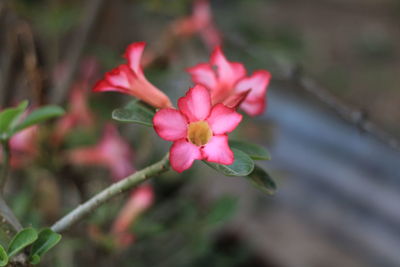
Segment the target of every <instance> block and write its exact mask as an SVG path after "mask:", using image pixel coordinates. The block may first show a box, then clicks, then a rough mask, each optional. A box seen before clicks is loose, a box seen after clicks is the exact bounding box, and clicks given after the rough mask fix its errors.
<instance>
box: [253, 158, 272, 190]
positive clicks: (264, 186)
mask: <svg viewBox="0 0 400 267" xmlns="http://www.w3.org/2000/svg"><path fill="white" fill-rule="evenodd" d="M248 178H249V179H250V180H251V181H252V183H253V185H254V186H255V187H257V188H258V189H260V190H261V191H263V192H265V193H267V194H274V193H275V191H276V183H275V181H274V180H273V179H272V178H271V176H270V175H269V174H268V173H267V172H266V171H265V170H264V169H262V168H261V167H259V166H257V165H256V166H254V170H253V172H252V173H250V174H249V176H248Z"/></svg>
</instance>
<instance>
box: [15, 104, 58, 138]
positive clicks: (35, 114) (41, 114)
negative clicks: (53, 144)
mask: <svg viewBox="0 0 400 267" xmlns="http://www.w3.org/2000/svg"><path fill="white" fill-rule="evenodd" d="M62 115H64V110H63V109H62V108H61V107H59V106H53V105H49V106H44V107H40V108H38V109H35V110H34V111H32V112H31V113H30V114H29V115H28V116H27V117H26V118H25V119H24V120H23V121H22V122H21V123H19V124H18V125H17V126H16V127H15V131H14V133H16V132H18V131H21V130H23V129H25V128H28V127H30V126H32V125H35V124H38V123H41V122H43V121H45V120H48V119H51V118H54V117H59V116H62Z"/></svg>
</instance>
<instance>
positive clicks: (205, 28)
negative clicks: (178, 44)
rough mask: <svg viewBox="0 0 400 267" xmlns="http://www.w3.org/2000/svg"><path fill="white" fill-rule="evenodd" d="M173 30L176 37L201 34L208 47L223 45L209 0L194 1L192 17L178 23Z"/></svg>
mask: <svg viewBox="0 0 400 267" xmlns="http://www.w3.org/2000/svg"><path fill="white" fill-rule="evenodd" d="M172 28H173V31H174V33H175V34H176V35H183V36H191V35H193V34H195V33H199V34H200V36H201V38H202V39H203V41H204V43H206V45H207V46H208V47H215V46H217V45H220V44H221V43H222V38H221V34H220V32H219V31H218V29H217V28H216V26H215V25H214V22H213V19H212V13H211V8H210V2H209V1H208V0H196V1H194V4H193V13H192V15H191V16H189V17H186V18H183V19H180V20H178V21H176V22H175V23H174V24H173V27H172Z"/></svg>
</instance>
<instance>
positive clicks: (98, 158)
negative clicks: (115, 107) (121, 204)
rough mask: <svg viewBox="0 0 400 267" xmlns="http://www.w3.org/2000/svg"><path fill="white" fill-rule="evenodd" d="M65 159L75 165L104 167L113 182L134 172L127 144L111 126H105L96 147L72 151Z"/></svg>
mask: <svg viewBox="0 0 400 267" xmlns="http://www.w3.org/2000/svg"><path fill="white" fill-rule="evenodd" d="M67 157H68V160H69V161H70V162H71V163H72V164H76V165H89V166H104V167H106V168H108V169H109V170H110V172H111V175H112V177H113V179H114V180H120V179H122V178H124V177H126V176H127V175H129V174H131V173H133V172H134V168H133V167H132V164H133V162H132V158H133V156H132V152H131V150H130V149H129V144H128V143H127V142H126V141H124V140H123V139H122V138H121V136H120V135H119V134H118V131H117V129H116V128H115V127H114V126H113V125H111V124H109V125H107V126H106V128H105V131H104V134H103V137H102V139H101V140H100V142H99V143H98V144H97V145H95V146H92V147H87V148H78V149H74V150H72V151H70V152H69V153H68V155H67Z"/></svg>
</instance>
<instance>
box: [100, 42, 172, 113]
mask: <svg viewBox="0 0 400 267" xmlns="http://www.w3.org/2000/svg"><path fill="white" fill-rule="evenodd" d="M145 46H146V44H145V43H144V42H137V43H132V44H130V45H129V46H128V48H127V49H126V52H125V55H124V57H125V58H126V59H127V60H128V63H127V64H121V65H119V66H118V67H116V68H115V69H113V70H111V71H110V72H107V73H106V74H105V77H104V79H102V80H100V81H99V82H97V84H96V85H95V87H94V88H93V91H94V92H105V91H117V92H120V93H123V94H129V95H132V96H134V97H137V98H138V99H140V100H143V101H144V102H146V103H148V104H150V105H152V106H153V107H156V108H165V107H171V106H172V104H171V101H170V100H169V98H168V96H166V95H165V94H164V93H163V92H162V91H160V90H159V89H158V88H156V87H155V86H154V85H153V84H151V83H150V82H149V81H148V80H147V79H146V77H145V76H144V73H143V70H142V67H141V66H140V60H141V57H142V54H143V50H144V48H145Z"/></svg>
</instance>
